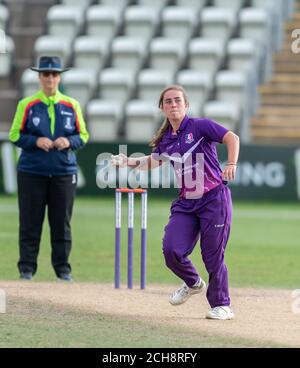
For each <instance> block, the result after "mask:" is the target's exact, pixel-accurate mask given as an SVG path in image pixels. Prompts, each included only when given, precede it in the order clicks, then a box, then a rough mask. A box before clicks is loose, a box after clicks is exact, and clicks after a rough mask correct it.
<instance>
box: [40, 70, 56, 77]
mask: <svg viewBox="0 0 300 368" xmlns="http://www.w3.org/2000/svg"><path fill="white" fill-rule="evenodd" d="M41 74H42V75H43V77H49V76H50V75H52V76H53V77H57V76H58V75H59V74H60V73H59V72H50V71H49V72H42V73H41Z"/></svg>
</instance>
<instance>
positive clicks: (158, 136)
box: [149, 84, 188, 148]
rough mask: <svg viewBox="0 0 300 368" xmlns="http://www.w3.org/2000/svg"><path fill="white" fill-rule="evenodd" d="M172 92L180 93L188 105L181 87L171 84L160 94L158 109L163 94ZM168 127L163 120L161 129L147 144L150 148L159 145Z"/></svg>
mask: <svg viewBox="0 0 300 368" xmlns="http://www.w3.org/2000/svg"><path fill="white" fill-rule="evenodd" d="M173 90H174V91H180V92H181V93H182V95H183V98H184V101H185V103H186V104H188V98H187V94H186V92H185V90H184V89H183V87H181V86H179V85H177V84H173V85H170V86H167V87H166V88H164V89H163V91H162V92H161V94H160V96H159V101H158V107H159V108H160V109H161V108H162V107H163V101H164V96H165V93H166V92H168V91H173ZM169 126H170V122H169V120H168V119H167V118H165V119H164V122H163V123H162V125H161V127H160V128H159V129H158V131H157V132H156V134H155V135H154V137H153V138H152V140H151V141H150V143H149V146H150V147H153V148H154V147H156V146H157V145H158V144H159V142H160V141H161V140H162V138H163V136H164V134H165V132H166V131H167V130H168V129H169Z"/></svg>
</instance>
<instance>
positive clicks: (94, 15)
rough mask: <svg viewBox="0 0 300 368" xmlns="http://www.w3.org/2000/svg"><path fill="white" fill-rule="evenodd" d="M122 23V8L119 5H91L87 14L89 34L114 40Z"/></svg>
mask: <svg viewBox="0 0 300 368" xmlns="http://www.w3.org/2000/svg"><path fill="white" fill-rule="evenodd" d="M121 24H122V8H119V7H117V6H105V5H94V6H90V7H89V8H88V10H87V14H86V27H87V34H88V35H90V36H99V37H103V38H107V39H108V40H110V41H111V40H112V39H113V37H115V36H116V35H117V33H118V32H119V29H120V27H121Z"/></svg>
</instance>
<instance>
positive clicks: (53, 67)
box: [30, 56, 70, 73]
mask: <svg viewBox="0 0 300 368" xmlns="http://www.w3.org/2000/svg"><path fill="white" fill-rule="evenodd" d="M30 69H31V70H33V71H35V72H48V71H52V72H58V73H63V72H66V71H67V70H70V68H62V66H61V61H60V58H59V57H58V56H41V57H40V59H39V65H38V67H37V68H35V67H32V68H30Z"/></svg>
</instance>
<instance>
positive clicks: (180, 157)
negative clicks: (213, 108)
mask: <svg viewBox="0 0 300 368" xmlns="http://www.w3.org/2000/svg"><path fill="white" fill-rule="evenodd" d="M227 132H228V129H226V128H224V127H223V126H221V125H219V124H217V123H216V122H214V121H212V120H210V119H206V118H190V117H188V116H185V118H184V119H183V121H182V122H181V124H180V127H179V129H178V130H177V134H173V133H172V127H171V125H170V128H169V130H168V131H167V132H166V133H165V135H164V136H163V138H162V140H161V142H160V143H159V144H158V146H157V147H156V148H155V150H154V151H153V153H152V158H153V159H154V160H157V159H158V157H159V159H160V160H162V159H163V160H164V161H166V160H170V161H171V164H172V165H173V167H174V171H175V174H176V177H177V180H178V182H179V187H180V193H179V197H180V198H201V197H202V195H203V194H205V193H207V192H209V191H210V190H212V189H213V188H215V187H217V186H218V185H219V184H221V183H222V182H223V180H222V170H221V167H220V164H219V161H218V156H217V150H216V143H222V141H223V137H224V135H225V134H226V133H227ZM199 178H201V180H200V179H199ZM200 182H201V185H200V188H199V187H198V185H199V183H200Z"/></svg>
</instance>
